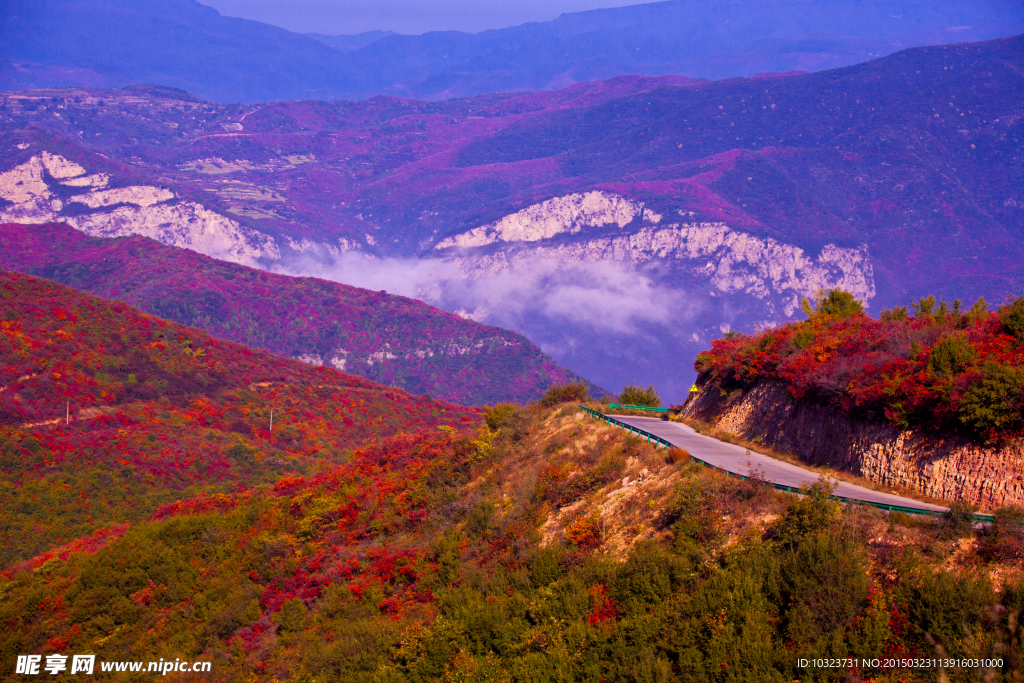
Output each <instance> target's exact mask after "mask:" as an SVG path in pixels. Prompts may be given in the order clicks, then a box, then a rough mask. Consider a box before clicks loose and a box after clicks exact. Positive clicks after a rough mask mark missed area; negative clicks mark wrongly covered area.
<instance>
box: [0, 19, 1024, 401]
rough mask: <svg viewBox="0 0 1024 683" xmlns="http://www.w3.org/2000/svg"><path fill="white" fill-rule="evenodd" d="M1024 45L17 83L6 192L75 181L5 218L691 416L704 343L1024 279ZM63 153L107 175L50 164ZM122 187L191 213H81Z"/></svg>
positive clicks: (6, 107)
mask: <svg viewBox="0 0 1024 683" xmlns="http://www.w3.org/2000/svg"><path fill="white" fill-rule="evenodd" d="M1021 52H1022V51H1021V50H1020V38H1019V37H1018V38H1008V39H1001V40H996V41H990V42H985V43H974V44H963V45H954V46H940V47H929V48H915V49H911V50H905V51H903V52H899V53H897V54H895V55H892V56H889V57H884V58H882V59H878V60H875V61H872V62H868V63H866V64H862V65H857V66H853V67H847V68H844V69H837V70H833V71H826V72H820V73H813V74H789V75H778V76H771V77H767V76H765V77H758V78H747V79H729V80H725V81H720V82H705V81H695V80H692V79H685V78H681V77H678V76H661V77H653V78H652V77H619V78H615V79H611V80H606V81H595V82H592V83H585V84H577V85H574V86H570V87H568V88H564V89H562V90H554V91H542V92H532V93H523V94H508V93H507V94H494V95H481V96H477V97H472V98H466V99H457V100H448V101H445V102H417V101H413V100H403V99H399V98H386V97H378V98H374V99H371V100H367V101H364V102H313V101H304V102H271V103H261V104H255V105H219V104H213V103H209V102H203V101H201V100H199V99H198V98H194V97H191V96H188V95H187V94H183V93H180V92H177V91H173V90H168V89H161V88H155V87H149V86H133V87H131V88H128V89H126V90H124V91H109V90H107V91H100V90H95V91H93V90H85V89H72V90H51V91H26V92H21V93H8V94H7V95H5V97H4V103H3V110H2V111H0V115H2V116H3V120H4V121H5V133H4V138H3V145H4V150H5V151H4V152H3V157H2V165H3V166H4V167H5V168H6V171H5V172H4V173H5V175H4V176H3V177H4V178H5V180H4V183H3V185H4V187H8V186H12V185H11V184H12V183H14V185H17V178H22V177H23V176H24V177H25V178H28V179H31V178H34V177H36V176H35V175H32V174H33V173H36V174H37V175H38V174H44V175H45V177H46V178H53V180H52V181H50V180H46V181H45V182H46V183H49V184H48V185H46V188H47V192H48V193H49V195H47V194H46V193H45V192H42V190H41V189H40V188H41V187H42V186H39V185H38V184H37V185H33V186H32V187H35V188H36V189H37V190H39V192H40V194H38V195H36V194H31V192H30V189H31V188H29V189H20V190H16V191H15V190H5V192H7V195H5V199H6V201H8V202H10V203H9V204H5V205H4V206H3V207H0V211H2V212H3V215H4V216H5V220H19V221H20V220H25V221H42V220H61V221H66V222H69V223H70V224H72V225H75V226H76V227H78V228H79V229H82V230H85V231H87V232H88V233H89V234H93V235H120V234H127V233H138V234H145V235H148V236H151V237H153V238H155V239H158V240H160V241H163V242H164V243H167V244H173V245H176V246H183V247H190V248H195V249H198V250H200V251H202V252H203V253H207V254H210V255H213V256H216V257H218V258H227V259H229V260H233V261H236V262H242V263H246V264H249V265H256V266H259V267H262V268H270V269H272V270H278V271H280V272H284V273H289V274H295V275H315V276H318V277H323V278H327V279H335V280H339V281H342V282H346V283H348V284H355V285H357V286H364V287H367V288H370V289H378V290H379V289H387V290H388V291H390V292H393V293H397V294H401V295H405V296H411V297H414V298H419V299H423V300H425V301H428V302H429V303H432V304H434V305H437V306H440V307H442V308H445V309H447V310H450V311H459V312H462V313H463V314H465V315H469V316H471V317H473V318H474V319H477V320H479V321H482V322H486V323H489V324H493V325H498V326H501V327H507V328H511V329H514V330H516V331H518V332H520V333H522V334H525V335H526V336H527V337H528V338H530V339H531V340H533V341H534V342H536V343H538V344H539V345H540V347H541V348H542V349H544V350H545V351H546V352H547V353H549V354H550V355H552V357H553V358H554V359H555V360H556V361H557V362H559V363H560V364H562V365H564V366H567V367H569V368H571V369H572V370H573V371H575V372H577V373H578V374H580V375H583V376H586V377H588V378H590V379H592V380H593V381H595V382H596V383H597V384H600V385H602V386H622V385H623V384H625V383H627V382H630V381H641V382H648V381H651V380H653V378H655V377H657V378H658V381H659V382H661V383H662V385H663V391H664V392H665V393H666V395H668V396H671V397H672V398H674V399H678V398H682V396H683V394H685V391H686V389H687V388H688V387H689V385H690V383H691V381H692V378H693V375H692V373H691V371H690V370H689V369H688V367H687V364H686V363H678V362H674V361H673V358H674V357H675V356H676V355H677V350H678V353H682V355H687V354H691V353H692V354H696V352H697V351H699V350H700V348H702V346H703V345H706V343H707V342H708V341H709V340H711V339H713V338H715V337H716V336H718V335H720V334H721V333H722V332H723V331H726V330H729V329H747V330H749V329H753V328H754V327H755V326H765V325H772V324H778V323H779V322H781V321H784V320H787V319H792V316H793V315H796V314H797V313H796V311H795V303H794V302H796V301H797V300H798V299H799V298H800V297H805V296H812V295H813V294H814V293H815V292H816V291H818V290H820V289H828V288H832V287H843V288H846V289H849V290H850V291H854V292H856V293H857V295H858V296H861V297H862V298H863V299H864V300H865V302H866V303H868V305H869V306H870V307H872V309H873V310H879V309H881V308H882V307H885V306H889V305H893V304H894V303H895V302H897V301H905V300H908V299H910V298H913V297H917V296H926V295H928V294H936V295H939V296H946V297H956V296H970V297H977V296H981V295H984V296H986V297H987V298H989V300H992V301H998V300H1001V299H1003V298H1004V297H1006V296H1007V295H1009V294H1012V293H1014V292H1017V291H1019V290H1020V288H1021V280H1020V278H1021V273H1022V272H1024V271H1021V269H1020V263H1021V262H1022V258H1021V257H1022V255H1024V254H1022V250H1024V246H1022V239H1024V238H1022V235H1024V227H1022V225H1024V224H1022V220H1024V215H1022V214H1021V211H1020V210H1019V208H1018V207H1019V206H1020V205H1024V204H1022V203H1021V202H1024V199H1022V198H1020V197H1018V196H1017V195H1018V194H1019V187H1020V186H1021V183H1020V182H1019V180H1020V178H1019V176H1020V165H1019V163H1018V161H1015V159H1016V156H1015V153H1014V151H1013V150H1015V149H1016V148H1017V147H1019V145H1020V137H1019V136H1020V131H1019V121H1020V104H1019V103H1020V101H1021V100H1020V97H1019V95H1020V92H1021V80H1020V75H1019V73H1020V71H1019V61H1020V57H1019V56H1020V54H1021ZM897 92H898V93H901V95H900V98H901V105H900V106H899V107H894V106H892V104H891V102H892V97H893V96H894V93H897ZM101 103H102V104H101ZM44 151H45V152H47V154H50V155H59V156H61V157H62V158H63V159H66V160H67V161H68V163H71V164H77V165H78V166H79V167H81V168H82V169H83V170H82V172H81V174H79V175H76V176H75V177H73V178H72V177H68V178H65V179H63V180H60V179H57V178H56V177H55V176H50V175H49V173H50V171H45V173H44V171H43V170H42V169H44V157H43V155H42V153H43V152H44ZM33 159H36V161H33ZM26 164H27V165H28V166H26ZM18 169H20V170H18ZM32 169H36V170H32ZM8 174H13V175H8ZM101 176H105V177H106V178H107V180H106V182H107V183H108V185H109V187H110V189H120V188H126V187H148V188H154V189H153V190H148V192H149V193H150V194H148V195H146V196H147V197H152V198H153V199H154V200H155V199H156V198H157V197H160V198H165V197H166V198H165V199H161V201H155V202H154V203H151V204H150V205H148V206H142V205H141V204H138V203H136V204H133V203H130V202H131V201H143V200H142V199H141V198H140V197H141V195H140V197H136V199H135V200H133V199H131V197H129V196H127V195H124V196H121V195H118V196H119V197H120V198H121V199H123V200H124V201H123V202H122V203H121V204H119V205H118V206H117V207H111V206H102V205H100V204H99V203H98V202H100V199H90V200H88V201H89V202H92V203H93V204H95V205H96V208H93V207H92V206H90V204H89V203H88V202H83V201H70V199H71V198H72V197H74V196H79V197H84V196H88V195H90V193H91V194H95V193H96V192H103V191H107V190H106V189H104V190H98V189H96V188H92V186H91V185H85V184H79V185H66V184H62V183H67V182H68V181H71V180H74V181H75V182H76V183H86V182H87V181H86V180H84V179H85V178H93V177H96V178H99V177H101ZM39 177H43V176H39ZM88 182H89V183H91V182H93V181H91V180H90V181H88ZM97 182H98V181H97ZM44 184H45V183H44ZM51 186H52V187H51ZM25 187H29V186H28V185H26V186H25ZM57 187H60V188H62V189H60V190H58V189H57ZM32 191H33V192H34V191H35V190H32ZM154 192H158V194H153V193H154ZM159 192H162V193H163V194H159ZM167 192H170V193H172V194H173V198H170V197H169V195H167V194H166V193H167ZM29 195H31V196H29ZM62 197H63V198H62ZM54 200H58V201H59V202H60V204H61V206H60V208H59V209H57V208H55V204H54ZM145 201H149V200H148V199H147V200H145ZM587 202H591V203H593V204H594V206H593V207H589V206H588V207H584V204H587ZM576 205H578V207H577V208H573V207H574V206H576ZM200 207H202V208H200ZM655 216H657V217H658V220H657V221H655V220H653V218H654V217H655ZM19 217H20V218H19ZM627 217H628V219H629V220H628V222H627V221H626V219H627ZM168 226H174V227H173V228H171V227H168ZM516 231H521V232H516ZM499 234H500V235H504V237H501V238H498V237H493V236H497V235H499ZM488 235H493V236H492V237H488ZM950 244H956V248H949V247H948V245H950ZM709 263H710V264H711V265H710V266H709V265H708V264H709ZM555 264H558V265H555ZM940 273H941V275H939V274H940ZM523 301H532V302H534V305H533V306H531V307H530V308H529V309H526V308H524V307H523V306H522V304H521V302H523ZM569 302H571V303H569ZM609 302H615V303H614V305H609ZM611 311H615V313H611ZM567 314H568V315H569V318H568V319H567V318H566V315H567ZM630 340H633V341H630ZM635 340H642V342H641V345H642V347H643V349H644V350H643V352H640V351H639V350H638V349H637V342H636V341H635ZM666 366H674V367H675V368H676V369H675V370H673V371H672V372H670V373H669V375H668V376H666V374H665V373H664V372H661V371H659V370H658V368H660V367H666ZM609 368H618V369H617V370H609Z"/></svg>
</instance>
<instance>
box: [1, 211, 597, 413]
mask: <svg viewBox="0 0 1024 683" xmlns="http://www.w3.org/2000/svg"><path fill="white" fill-rule="evenodd" d="M0 268H10V269H13V270H18V271H22V272H27V273H33V274H35V275H39V276H42V277H46V278H48V279H50V280H55V281H57V282H61V283H63V284H65V285H68V286H71V287H75V288H77V289H81V290H84V291H86V292H89V293H90V294H94V295H96V296H102V297H105V298H108V299H118V300H121V301H126V302H128V303H130V304H131V305H133V306H137V307H138V308H139V309H141V310H142V311H145V312H146V313H150V314H152V315H156V316H159V317H161V318H165V319H167V320H173V321H175V322H179V323H182V324H185V325H191V326H194V327H198V328H201V329H203V330H206V331H207V332H209V333H210V334H212V335H214V336H216V337H219V338H221V339H227V340H229V341H235V342H241V343H243V344H246V345H248V346H251V347H254V348H262V349H266V350H268V351H270V352H272V353H275V354H278V355H282V356H288V357H291V358H300V359H302V360H305V361H307V362H312V363H315V364H323V365H332V366H334V367H336V368H338V369H340V370H344V371H346V372H350V373H353V374H357V375H360V376H362V377H366V378H368V379H371V380H373V381H375V382H380V383H382V384H388V385H391V386H396V387H400V388H402V389H405V390H407V391H409V392H411V393H414V394H430V395H431V396H436V397H438V398H442V399H444V400H447V401H453V402H456V403H460V404H463V405H484V404H489V403H498V402H501V401H519V402H524V403H525V402H528V401H531V400H536V399H537V398H540V396H541V395H542V394H543V393H544V391H545V390H547V389H548V388H549V387H550V386H552V385H553V384H564V383H566V382H572V381H576V380H578V379H579V377H577V376H576V375H575V374H574V373H573V372H571V371H570V370H567V369H566V368H564V367H562V366H560V365H558V364H557V363H555V361H554V360H552V359H551V358H550V357H549V356H548V355H546V354H545V353H544V352H543V351H541V350H540V349H539V348H538V347H537V346H536V345H535V344H533V343H532V342H530V340H528V339H526V338H525V337H523V336H522V335H520V334H516V333H515V332H511V331H509V330H503V329H501V328H497V327H491V326H490V325H483V324H481V323H478V322H475V321H473V320H468V319H465V318H462V317H459V316H457V315H455V314H453V313H448V312H446V311H442V310H440V309H438V308H434V307H433V306H429V305H427V304H425V303H422V302H420V301H416V300H415V299H409V298H407V297H403V296H395V295H391V294H387V293H386V292H373V291H369V290H366V289H360V288H358V287H350V286H348V285H343V284H339V283H336V282H330V281H328V280H321V279H317V278H298V277H289V276H286V275H277V274H274V273H268V272H265V271H260V270H257V269H255V268H249V267H246V266H242V265H238V264H235V263H228V262H226V261H218V260H216V259H213V258H210V257H208V256H203V255H202V254H198V253H196V252H194V251H190V250H187V249H180V248H177V247H170V246H165V245H162V244H160V243H159V242H156V241H154V240H151V239H147V238H144V237H131V238H123V239H103V238H91V237H87V236H86V235H83V234H82V233H79V232H76V231H75V230H72V229H71V228H70V227H68V226H66V225H59V224H54V225H45V226H24V225H18V224H6V225H0Z"/></svg>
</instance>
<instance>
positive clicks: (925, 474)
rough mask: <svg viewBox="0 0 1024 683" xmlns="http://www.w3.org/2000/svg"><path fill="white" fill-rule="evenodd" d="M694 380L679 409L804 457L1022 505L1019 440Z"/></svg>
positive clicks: (779, 390)
mask: <svg viewBox="0 0 1024 683" xmlns="http://www.w3.org/2000/svg"><path fill="white" fill-rule="evenodd" d="M698 387H699V390H698V391H696V392H694V393H693V394H691V396H690V398H689V399H688V400H687V402H686V405H685V406H684V408H683V417H687V418H695V419H698V420H702V421H704V422H707V423H709V424H712V425H714V426H715V427H717V428H718V429H721V430H722V431H726V432H730V433H732V434H735V435H737V436H740V437H743V438H744V439H747V440H749V441H757V442H759V443H762V444H764V445H765V446H768V447H771V448H773V449H775V450H778V451H784V452H789V453H793V454H795V455H797V456H799V457H801V458H803V459H804V460H806V461H807V462H809V463H812V464H816V465H828V466H830V467H834V468H836V469H842V470H846V471H849V472H852V473H854V474H858V475H860V476H863V477H865V478H867V479H870V480H872V481H876V482H879V483H882V484H887V485H895V484H898V485H901V486H905V487H907V488H910V489H913V490H916V491H920V492H921V493H923V494H925V495H928V496H933V497H935V498H942V499H944V500H949V501H956V500H959V501H963V502H964V503H967V504H971V505H977V506H978V507H979V508H981V509H982V510H994V509H996V508H998V507H1000V506H1004V505H1024V443H1021V442H1016V443H1013V444H1010V445H1007V446H1005V447H1002V448H995V447H986V446H984V445H980V444H978V443H974V442H971V441H968V440H967V439H964V438H958V437H947V438H937V437H936V436H934V435H932V434H922V433H921V432H917V431H912V430H908V431H903V430H900V429H898V428H897V427H894V426H893V425H889V424H880V423H870V422H865V421H863V420H857V419H855V418H852V417H849V416H847V415H842V414H840V413H838V412H837V411H835V410H834V409H831V408H829V407H827V406H822V405H818V404H815V403H810V402H805V401H796V400H794V399H793V397H792V395H791V394H790V393H789V391H788V390H787V389H786V388H785V387H784V386H782V385H780V384H764V385H759V386H756V387H753V388H751V389H749V390H748V391H746V392H744V391H740V390H736V391H733V392H731V393H727V392H723V391H722V389H721V387H720V386H719V385H718V384H717V383H714V382H707V383H703V384H698Z"/></svg>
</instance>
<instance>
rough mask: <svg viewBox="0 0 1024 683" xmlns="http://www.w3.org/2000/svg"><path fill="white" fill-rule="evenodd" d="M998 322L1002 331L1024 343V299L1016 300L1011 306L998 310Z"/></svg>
mask: <svg viewBox="0 0 1024 683" xmlns="http://www.w3.org/2000/svg"><path fill="white" fill-rule="evenodd" d="M999 320H1000V321H1002V323H1003V329H1005V330H1006V331H1007V333H1009V334H1012V335H1013V336H1014V337H1016V338H1017V339H1019V340H1022V341H1024V297H1019V298H1017V299H1016V300H1015V301H1014V302H1013V303H1012V304H1010V305H1008V306H1003V307H1002V308H1000V309H999Z"/></svg>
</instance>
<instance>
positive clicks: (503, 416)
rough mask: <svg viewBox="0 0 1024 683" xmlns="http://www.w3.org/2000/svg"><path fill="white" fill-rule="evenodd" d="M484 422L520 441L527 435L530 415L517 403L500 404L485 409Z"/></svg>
mask: <svg viewBox="0 0 1024 683" xmlns="http://www.w3.org/2000/svg"><path fill="white" fill-rule="evenodd" d="M484 421H485V422H487V426H488V427H490V428H491V429H494V430H497V431H499V432H501V433H503V434H507V435H508V436H509V437H511V439H512V440H513V441H519V440H520V439H522V438H523V437H524V436H525V435H526V431H527V428H528V427H529V422H530V415H529V412H528V411H527V410H526V408H523V407H521V406H518V405H516V404H515V403H499V404H497V405H494V406H489V407H488V408H485V409H484Z"/></svg>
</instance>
